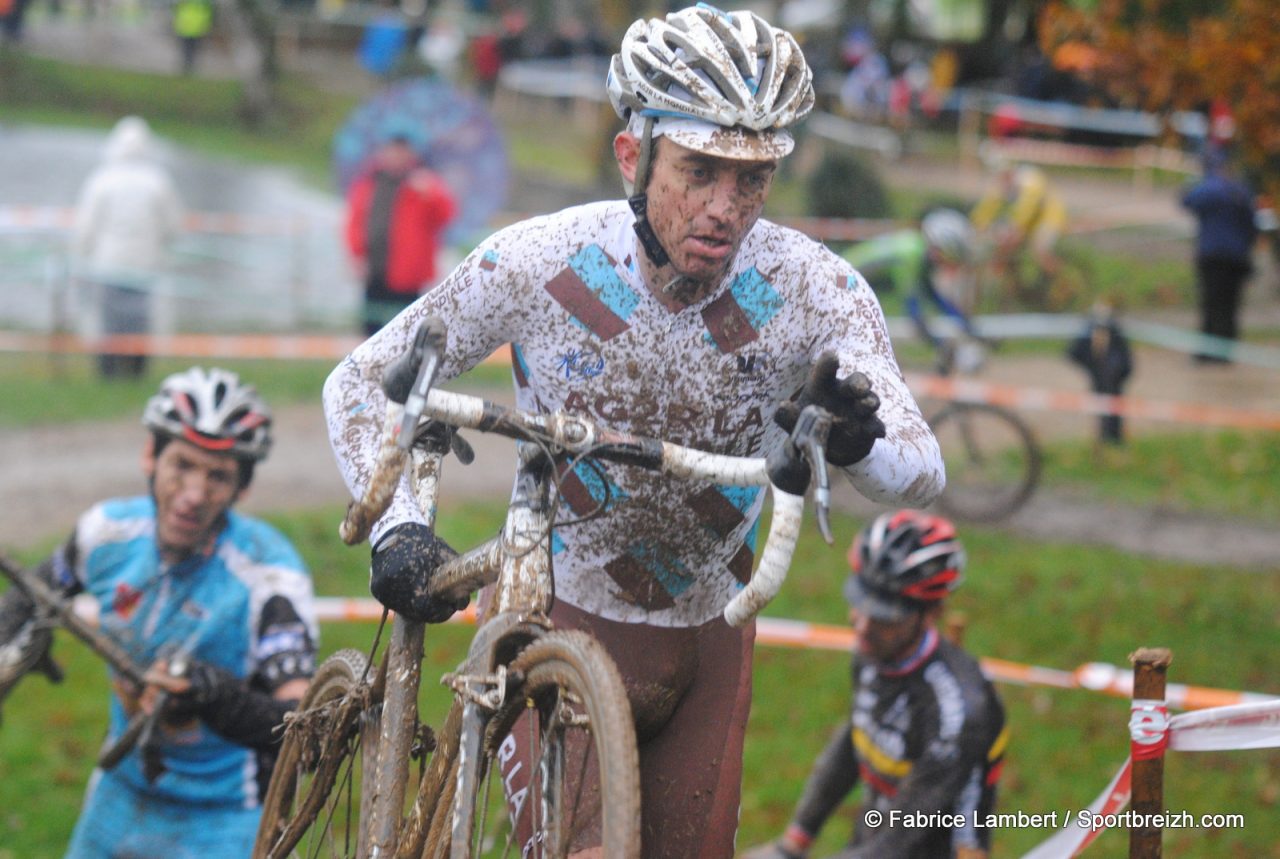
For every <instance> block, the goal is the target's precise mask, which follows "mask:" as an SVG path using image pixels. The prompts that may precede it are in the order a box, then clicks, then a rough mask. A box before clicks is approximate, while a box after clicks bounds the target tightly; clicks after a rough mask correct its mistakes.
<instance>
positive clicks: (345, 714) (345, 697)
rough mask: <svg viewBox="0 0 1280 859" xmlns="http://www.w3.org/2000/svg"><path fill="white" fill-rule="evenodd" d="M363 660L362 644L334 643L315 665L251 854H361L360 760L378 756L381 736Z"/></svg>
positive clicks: (268, 858) (273, 858) (264, 857)
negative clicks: (339, 645) (354, 647)
mask: <svg viewBox="0 0 1280 859" xmlns="http://www.w3.org/2000/svg"><path fill="white" fill-rule="evenodd" d="M367 666H368V660H367V659H366V658H365V656H364V654H362V653H360V652H359V651H357V650H339V651H338V652H337V653H335V654H333V655H332V656H330V657H329V658H328V659H326V660H325V661H324V662H323V663H321V665H320V667H319V668H318V669H317V670H316V674H315V677H314V678H313V679H312V681H311V685H310V687H308V689H307V694H306V695H305V696H304V697H303V699H302V702H301V703H300V704H299V705H298V710H297V713H298V716H297V718H296V719H295V721H294V722H293V723H292V724H290V726H289V727H288V729H287V730H286V732H285V736H284V741H283V742H282V743H281V745H280V755H279V757H278V758H277V760H276V765H275V769H274V770H273V772H272V775H271V784H270V786H269V787H268V788H267V795H266V798H265V799H264V800H263V804H262V822H261V823H260V824H259V825H258V837H257V843H256V844H255V845H254V851H253V855H254V857H255V859H278V857H285V856H306V857H311V856H316V857H319V856H324V857H331V856H345V857H354V856H356V855H357V851H358V855H361V856H363V855H365V853H366V851H365V850H363V849H362V845H360V843H359V840H360V836H361V827H360V819H361V816H360V799H361V796H362V789H361V788H362V782H363V780H364V777H365V775H366V773H365V766H364V763H365V759H366V757H368V759H369V760H370V761H372V760H373V759H374V758H375V757H376V756H375V754H374V748H375V746H376V744H377V741H378V722H377V719H376V716H375V714H376V713H377V712H378V708H377V707H376V706H374V704H373V702H372V701H371V700H370V693H369V688H370V687H369V681H368V678H366V677H365V673H366V668H367ZM369 775H370V776H371V775H372V764H370V768H369Z"/></svg>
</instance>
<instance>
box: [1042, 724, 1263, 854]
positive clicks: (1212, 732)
mask: <svg viewBox="0 0 1280 859" xmlns="http://www.w3.org/2000/svg"><path fill="white" fill-rule="evenodd" d="M1164 706H1165V702H1152V701H1134V702H1133V715H1132V717H1131V719H1130V722H1129V730H1130V736H1131V738H1132V750H1133V753H1132V754H1131V755H1130V758H1129V760H1126V761H1125V763H1124V766H1122V767H1121V768H1120V772H1118V773H1116V775H1115V778H1113V779H1112V780H1111V782H1110V783H1109V784H1108V785H1107V786H1106V788H1105V789H1104V790H1103V791H1102V793H1101V794H1099V795H1098V798H1097V799H1095V800H1094V801H1093V802H1092V803H1090V805H1089V807H1088V809H1087V811H1088V812H1089V815H1090V816H1089V817H1088V818H1087V821H1088V822H1091V823H1094V824H1096V825H1089V826H1082V825H1080V819H1079V818H1078V816H1072V818H1071V819H1070V820H1068V821H1067V825H1066V826H1064V827H1063V828H1062V829H1059V830H1058V831H1057V832H1056V833H1054V834H1053V835H1052V836H1050V837H1049V838H1048V839H1047V840H1045V841H1043V842H1041V843H1040V845H1039V846H1037V847H1036V848H1034V849H1033V850H1032V851H1031V852H1030V853H1027V854H1025V855H1024V856H1023V859H1069V857H1072V856H1078V855H1080V853H1082V852H1083V851H1084V849H1085V848H1086V847H1088V846H1089V845H1090V844H1092V843H1093V841H1094V840H1095V839H1096V838H1097V837H1098V836H1099V835H1100V834H1101V833H1102V832H1103V831H1104V828H1105V825H1106V824H1107V822H1108V821H1107V818H1108V817H1109V816H1113V815H1116V814H1118V813H1119V812H1120V811H1121V810H1122V809H1123V808H1124V807H1125V806H1126V805H1128V803H1129V799H1130V792H1131V791H1130V778H1131V773H1132V765H1133V760H1134V758H1135V757H1138V758H1141V757H1142V756H1143V755H1146V756H1147V757H1159V756H1161V755H1163V754H1164V752H1165V751H1166V750H1174V751H1182V752H1217V751H1233V750H1247V749H1274V748H1280V699H1273V700H1269V701H1255V702H1252V703H1247V704H1235V705H1232V706H1227V707H1214V708H1212V709H1208V710H1198V711H1196V712H1193V713H1181V714H1179V715H1177V716H1174V717H1172V718H1169V717H1168V715H1167V712H1166V711H1165V710H1164Z"/></svg>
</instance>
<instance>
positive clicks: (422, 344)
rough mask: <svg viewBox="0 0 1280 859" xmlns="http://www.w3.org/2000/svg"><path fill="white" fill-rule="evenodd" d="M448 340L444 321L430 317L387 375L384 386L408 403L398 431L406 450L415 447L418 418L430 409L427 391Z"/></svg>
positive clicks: (390, 394)
mask: <svg viewBox="0 0 1280 859" xmlns="http://www.w3.org/2000/svg"><path fill="white" fill-rule="evenodd" d="M447 339H448V334H447V331H446V329H445V325H444V321H443V320H442V319H440V318H439V317H437V316H428V317H427V318H426V319H424V320H422V324H421V325H420V326H418V331H417V333H416V334H415V335H414V337H413V345H412V346H410V347H409V352H408V354H406V355H405V356H404V357H403V358H401V359H400V360H399V361H396V362H395V363H394V364H391V365H390V366H388V367H387V370H386V373H385V374H384V376H383V379H382V389H383V391H385V392H386V394H387V397H388V398H389V399H390V400H392V401H393V402H397V403H403V404H404V418H403V420H401V422H400V431H399V432H398V433H397V434H396V446H397V447H399V448H400V449H401V450H403V451H405V452H408V450H409V448H410V447H412V446H413V438H414V434H415V432H416V430H417V427H418V421H420V420H421V419H422V413H423V412H424V411H425V410H426V408H427V394H428V393H430V391H431V386H432V384H434V383H435V379H436V373H437V372H438V371H439V370H440V359H441V357H442V356H443V355H444V347H445V343H446V342H447Z"/></svg>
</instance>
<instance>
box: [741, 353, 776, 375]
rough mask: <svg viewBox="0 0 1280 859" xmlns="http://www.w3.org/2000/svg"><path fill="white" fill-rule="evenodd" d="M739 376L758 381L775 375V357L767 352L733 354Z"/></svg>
mask: <svg viewBox="0 0 1280 859" xmlns="http://www.w3.org/2000/svg"><path fill="white" fill-rule="evenodd" d="M733 359H734V363H735V364H736V365H737V371H738V376H739V377H741V378H743V379H751V380H752V381H757V380H760V379H767V378H770V377H771V376H772V375H773V358H771V357H770V356H769V355H768V353H765V352H737V353H735V354H734V355H733Z"/></svg>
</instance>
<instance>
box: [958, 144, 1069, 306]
mask: <svg viewBox="0 0 1280 859" xmlns="http://www.w3.org/2000/svg"><path fill="white" fill-rule="evenodd" d="M989 162H990V163H991V164H992V166H993V170H994V176H993V181H992V184H991V185H990V187H989V188H988V189H987V190H986V192H985V193H984V194H983V196H982V198H981V199H979V200H978V202H977V204H976V205H975V206H974V207H973V210H972V211H971V212H970V213H969V219H970V220H971V221H972V222H973V226H974V228H975V229H977V230H978V232H979V234H982V235H987V236H990V237H991V239H992V240H993V241H994V243H995V252H996V263H997V268H998V269H999V270H1001V271H1003V270H1005V269H1007V268H1008V267H1009V266H1011V265H1014V264H1016V259H1015V258H1016V257H1017V256H1018V255H1019V254H1021V253H1023V252H1029V253H1030V254H1031V256H1032V258H1033V259H1034V260H1035V263H1036V266H1037V267H1038V269H1039V272H1040V273H1039V283H1041V284H1043V283H1048V282H1049V281H1051V280H1052V279H1053V278H1054V277H1055V276H1057V274H1058V271H1059V270H1060V269H1061V268H1062V259H1061V257H1059V256H1058V251H1057V247H1058V240H1059V239H1060V238H1062V233H1063V231H1064V230H1065V229H1066V227H1067V207H1066V204H1065V203H1064V202H1063V200H1062V198H1061V197H1060V196H1059V195H1058V192H1057V191H1055V190H1054V188H1053V185H1052V184H1051V183H1050V182H1049V176H1048V174H1046V173H1045V172H1044V171H1043V170H1041V169H1040V168H1039V167H1034V166H1031V165H1028V164H1013V163H1011V162H1009V161H1006V160H1004V159H1003V158H1002V157H999V156H995V157H994V158H992V159H989Z"/></svg>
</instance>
